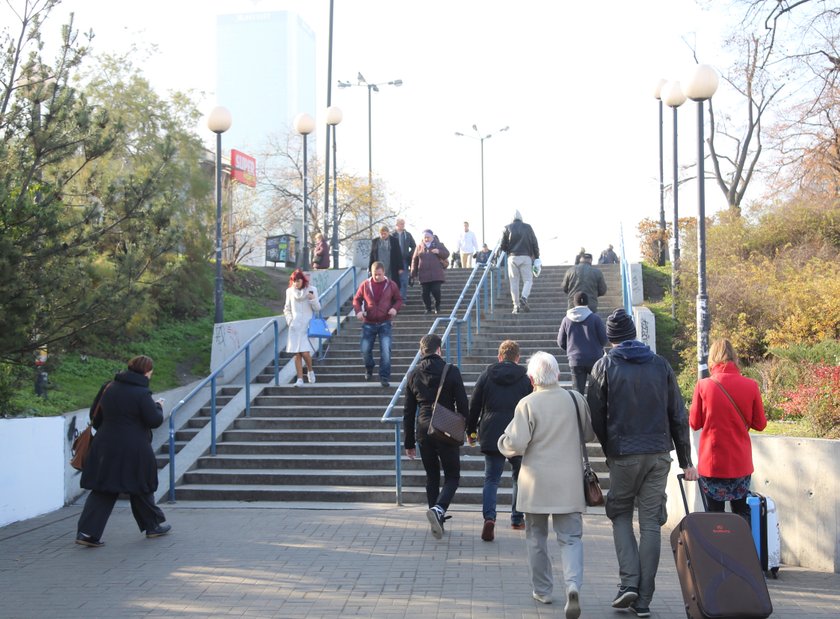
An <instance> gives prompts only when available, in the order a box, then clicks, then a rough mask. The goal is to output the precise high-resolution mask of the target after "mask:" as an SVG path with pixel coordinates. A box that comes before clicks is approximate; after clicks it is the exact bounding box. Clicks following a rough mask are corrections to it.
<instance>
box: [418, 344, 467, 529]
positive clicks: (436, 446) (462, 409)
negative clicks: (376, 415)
mask: <svg viewBox="0 0 840 619" xmlns="http://www.w3.org/2000/svg"><path fill="white" fill-rule="evenodd" d="M440 346H441V339H440V336H439V335H435V334H433V333H429V334H427V335H424V336H423V337H422V339H421V340H420V354H421V355H422V358H421V359H420V361H418V362H417V367H415V368H414V370H412V371H411V374H409V375H408V380H407V382H406V389H405V406H404V408H403V433H404V446H405V455H406V456H408V458H409V459H411V460H414V459H415V458H416V457H417V447H419V448H420V459H421V460H422V462H423V468H424V469H425V471H426V500H427V502H428V505H429V509H428V511H427V512H426V518H428V520H429V524H430V525H431V528H432V535H433V536H434V537H435V538H436V539H441V538H442V537H443V523H444V522H445V521H446V520H448V519H449V516H447V515H446V510H447V509H449V504H450V503H451V502H452V498H453V497H454V496H455V491H456V490H457V489H458V484H459V483H460V481H461V447H460V446H459V445H454V444H450V443H444V442H442V441H440V440H438V439H436V438H435V437H433V436H430V435H429V423H430V422H431V419H432V410H433V409H434V406H435V402H438V403H440V404H441V405H442V406H445V407H446V408H448V409H449V410H451V411H455V412H457V413H459V414H461V415H463V416H464V417H466V416H467V415H468V414H469V412H468V410H469V405H468V402H467V391H466V389H465V388H464V380H463V378H462V377H461V371H460V370H459V369H458V366H457V365H450V364H447V363H446V362H445V361H444V360H443V359H442V358H441V356H440ZM444 369H445V370H446V376H445V378H444V380H443V383H441V377H442V376H443V373H444ZM415 419H416V421H417V435H416V436H415V431H414V423H415ZM441 468H442V469H443V488H441V486H440V472H441Z"/></svg>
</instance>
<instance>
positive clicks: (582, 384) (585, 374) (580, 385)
mask: <svg viewBox="0 0 840 619" xmlns="http://www.w3.org/2000/svg"><path fill="white" fill-rule="evenodd" d="M571 370H572V379H573V384H574V387H575V389H576V390H577V392H578V393H579V394H581V395H586V379H587V378H589V373H590V372H591V371H592V366H585V365H573V366H572V368H571Z"/></svg>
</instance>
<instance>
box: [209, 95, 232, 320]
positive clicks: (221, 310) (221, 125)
mask: <svg viewBox="0 0 840 619" xmlns="http://www.w3.org/2000/svg"><path fill="white" fill-rule="evenodd" d="M232 122H233V121H232V119H231V116H230V112H229V111H228V109H227V108H225V107H221V106H219V107H215V108H213V111H212V112H210V116H209V118H208V119H207V128H208V129H210V131H212V132H213V133H215V134H216V290H215V296H214V298H215V305H216V312H215V316H214V318H213V320H214V322H215V323H216V324H221V323H223V322H224V321H225V305H224V296H223V292H222V286H223V284H222V134H223V133H224V132H225V131H227V130H228V129H230V125H231V123H232Z"/></svg>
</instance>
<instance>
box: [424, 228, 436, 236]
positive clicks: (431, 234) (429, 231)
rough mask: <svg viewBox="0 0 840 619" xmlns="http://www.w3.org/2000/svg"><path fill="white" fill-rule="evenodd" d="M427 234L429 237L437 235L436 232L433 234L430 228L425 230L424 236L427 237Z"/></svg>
mask: <svg viewBox="0 0 840 619" xmlns="http://www.w3.org/2000/svg"><path fill="white" fill-rule="evenodd" d="M427 234H428V235H429V236H434V235H435V233H434V232H432V231H431V230H429V229H428V228H427V229H425V230H423V236H425V235H427Z"/></svg>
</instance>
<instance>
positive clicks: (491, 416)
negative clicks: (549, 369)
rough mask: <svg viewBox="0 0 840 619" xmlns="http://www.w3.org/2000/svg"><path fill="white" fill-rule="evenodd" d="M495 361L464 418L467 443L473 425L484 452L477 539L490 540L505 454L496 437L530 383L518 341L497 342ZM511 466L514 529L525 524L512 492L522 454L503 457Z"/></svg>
mask: <svg viewBox="0 0 840 619" xmlns="http://www.w3.org/2000/svg"><path fill="white" fill-rule="evenodd" d="M498 359H499V362H498V363H493V364H492V365H490V366H488V367H487V369H486V370H484V372H482V373H481V376H479V377H478V380H477V381H476V383H475V388H474V389H473V393H472V399H471V400H470V416H469V418H468V419H467V434H468V435H469V437H470V444H471V445H472V444H475V439H476V427H478V439H479V440H480V441H481V453H483V454H484V492H483V494H482V508H481V511H482V514H483V515H484V527H483V528H482V530H481V539H483V540H484V541H485V542H492V541H493V538H494V537H495V534H494V530H495V528H496V495H497V494H498V490H499V480H500V479H501V478H502V471H503V470H504V467H505V459H506V458H505V456H503V455H502V453H501V452H500V451H499V446H498V442H499V437H500V436H501V435H502V433H504V431H505V428H507V426H508V424H509V423H510V422H511V421H512V420H513V411H514V409H516V405H517V404H519V400H521V399H522V398H524V397H525V396H526V395H528V394H529V393H531V391H532V390H533V387H532V386H531V380H530V379H529V378H528V374H527V372H526V371H525V368H524V367H522V366H521V365H518V364H519V344H518V343H516V342H514V341H513V340H505V341H504V342H502V343H501V344H500V345H499V356H498ZM507 460H508V462H510V466H511V469H513V497H512V500H511V510H510V514H511V515H510V524H511V527H513V528H514V529H519V530H521V529H524V528H525V514H523V513H522V512H520V511H518V510H517V509H516V494H517V490H518V483H517V482H518V481H519V467H520V465H521V464H522V456H513V457H511V458H507Z"/></svg>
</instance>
